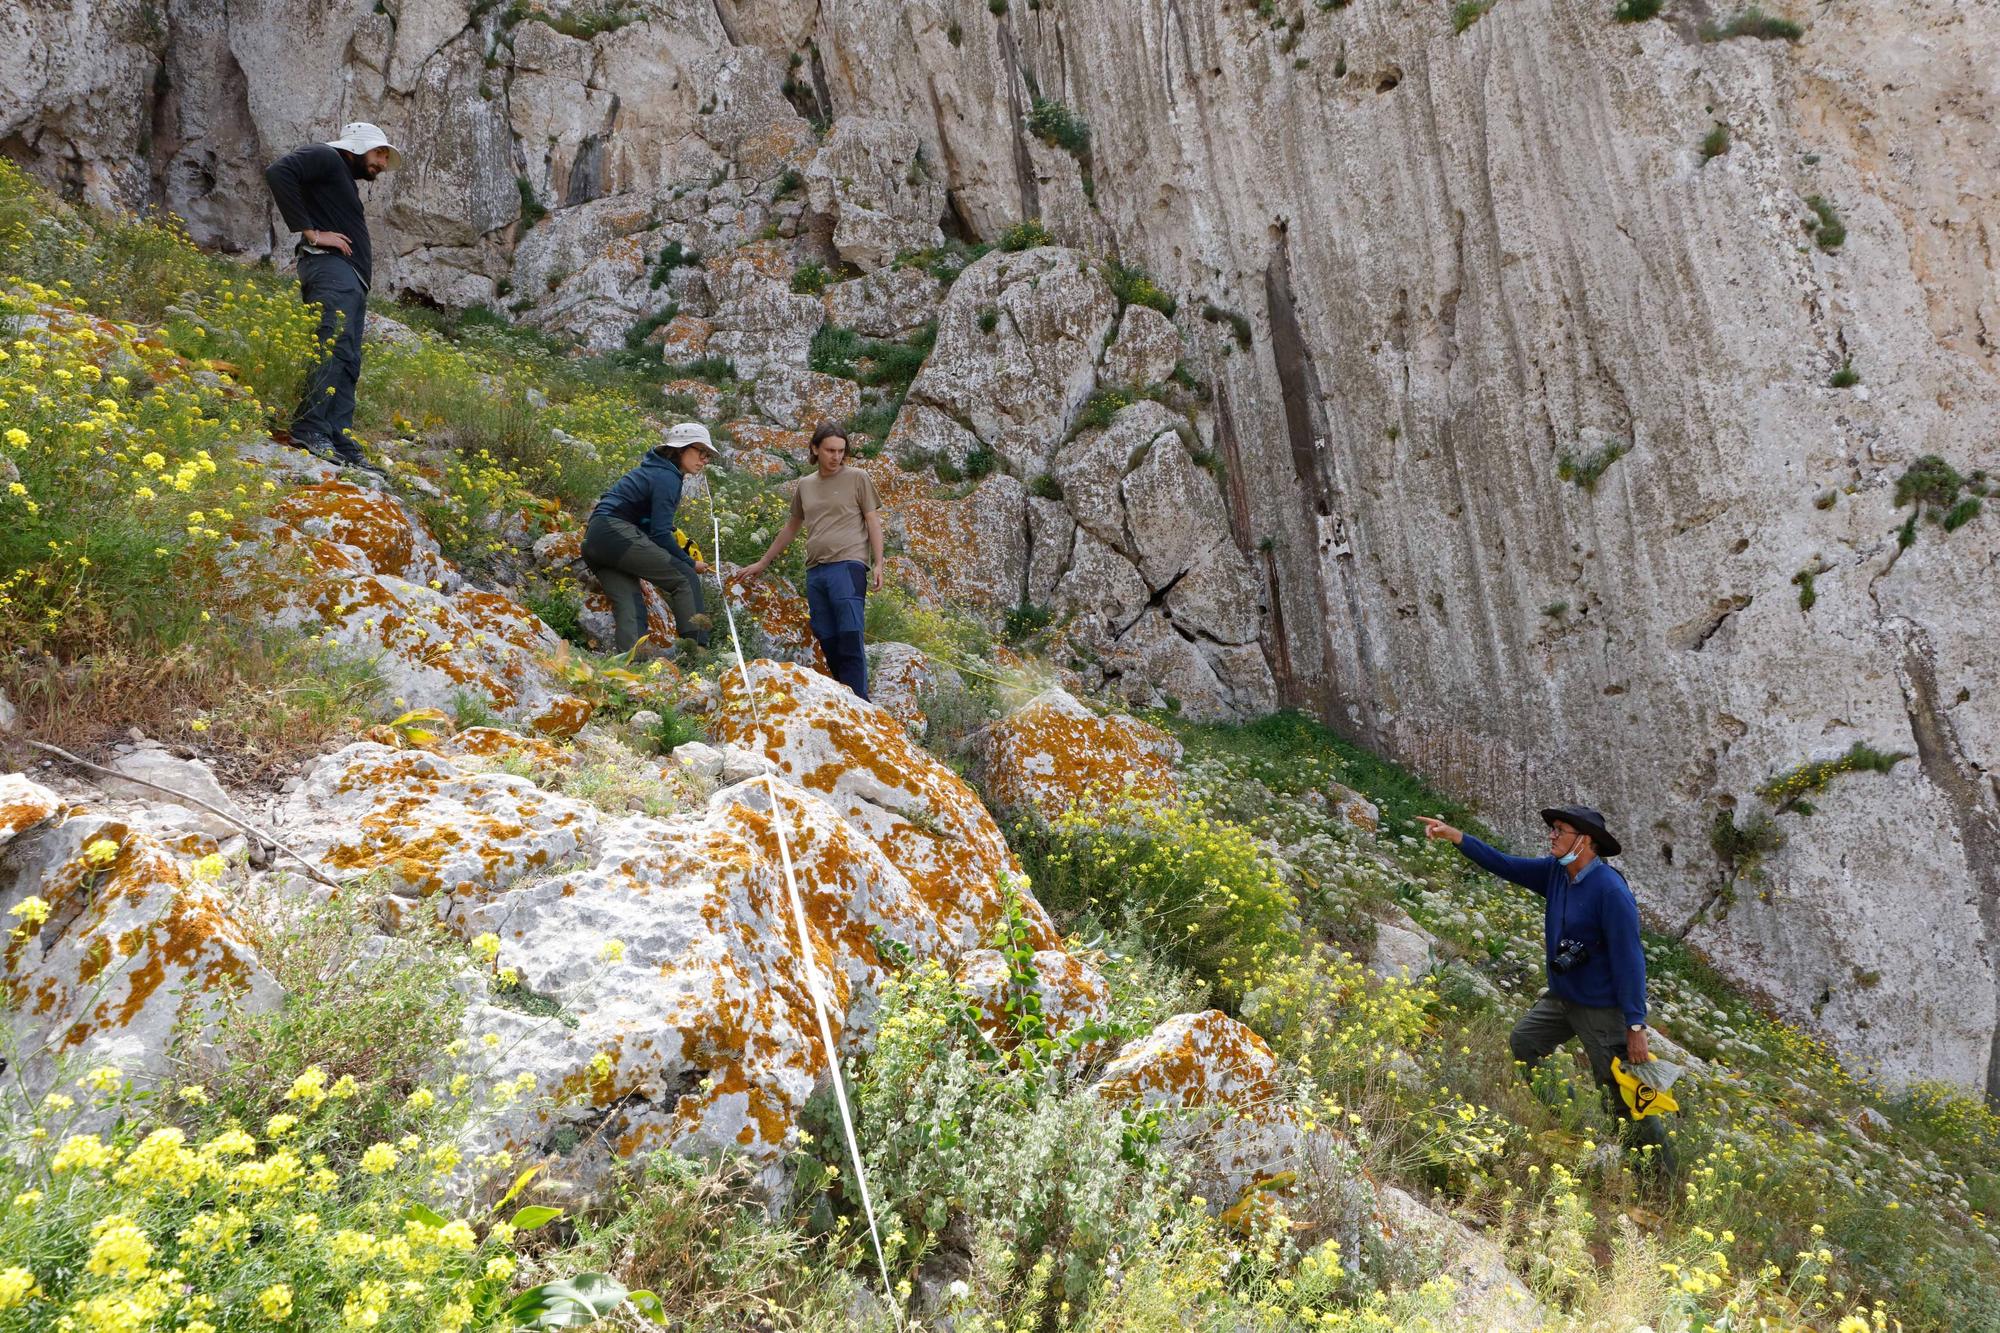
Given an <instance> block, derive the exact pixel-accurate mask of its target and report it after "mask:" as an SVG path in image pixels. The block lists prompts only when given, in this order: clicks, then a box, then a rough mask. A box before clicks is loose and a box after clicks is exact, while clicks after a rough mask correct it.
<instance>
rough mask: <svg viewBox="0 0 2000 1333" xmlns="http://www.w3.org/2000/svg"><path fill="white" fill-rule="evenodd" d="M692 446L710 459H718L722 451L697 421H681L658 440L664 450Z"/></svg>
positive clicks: (706, 429)
mask: <svg viewBox="0 0 2000 1333" xmlns="http://www.w3.org/2000/svg"><path fill="white" fill-rule="evenodd" d="M689 445H693V446H694V447H695V448H697V449H699V450H701V451H702V452H703V453H705V454H707V455H708V456H709V457H710V458H719V457H721V456H722V451H721V450H719V449H717V448H716V447H715V443H714V441H712V440H710V439H709V438H708V427H706V426H704V425H702V424H701V423H700V422H699V421H683V422H681V423H680V424H679V425H678V426H669V427H668V428H667V431H666V434H665V435H663V436H662V437H661V438H660V446H661V447H662V448H665V449H685V448H687V446H689Z"/></svg>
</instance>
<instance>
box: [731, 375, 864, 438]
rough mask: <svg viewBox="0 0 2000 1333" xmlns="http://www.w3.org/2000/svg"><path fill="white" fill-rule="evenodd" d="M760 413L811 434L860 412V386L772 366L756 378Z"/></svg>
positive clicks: (850, 381)
mask: <svg viewBox="0 0 2000 1333" xmlns="http://www.w3.org/2000/svg"><path fill="white" fill-rule="evenodd" d="M756 396H757V410H758V411H760V412H762V413H763V414H764V415H765V416H767V417H769V418H770V419H771V420H772V421H775V422H776V423H777V424H778V425H780V426H784V427H789V428H791V429H795V430H806V431H810V430H812V429H813V428H814V427H816V426H818V425H819V424H820V423H821V422H825V421H844V420H846V419H847V418H849V417H851V416H853V415H854V414H855V413H856V412H858V411H860V410H861V386H860V385H858V384H856V383H855V382H854V381H853V380H844V379H840V378H838V377H836V376H833V375H822V374H821V373H819V372H818V371H816V370H803V369H800V368H798V367H796V366H784V365H779V366H773V367H771V368H770V369H768V370H766V371H765V372H764V374H762V375H760V376H759V377H758V379H757V394H756Z"/></svg>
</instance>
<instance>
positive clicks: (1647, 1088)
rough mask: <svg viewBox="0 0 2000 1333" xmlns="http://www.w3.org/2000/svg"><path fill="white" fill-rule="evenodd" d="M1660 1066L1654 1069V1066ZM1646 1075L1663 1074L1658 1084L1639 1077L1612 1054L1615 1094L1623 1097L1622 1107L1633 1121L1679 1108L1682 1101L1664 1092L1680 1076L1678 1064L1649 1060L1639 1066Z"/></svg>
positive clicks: (1612, 1075)
mask: <svg viewBox="0 0 2000 1333" xmlns="http://www.w3.org/2000/svg"><path fill="white" fill-rule="evenodd" d="M1655 1065H1658V1066H1661V1068H1659V1069H1658V1070H1657V1071H1656V1070H1655V1069H1654V1066H1655ZM1639 1068H1640V1069H1641V1070H1642V1071H1644V1072H1645V1073H1646V1074H1647V1075H1649V1076H1656V1075H1657V1074H1665V1075H1666V1076H1667V1077H1665V1078H1662V1079H1660V1080H1659V1085H1658V1086H1656V1085H1655V1084H1654V1083H1652V1082H1649V1081H1648V1079H1645V1078H1640V1077H1639V1076H1638V1075H1636V1074H1634V1073H1633V1072H1632V1070H1631V1069H1630V1068H1629V1067H1627V1066H1626V1064H1625V1062H1624V1061H1623V1060H1620V1059H1619V1058H1618V1057H1617V1056H1615V1055H1614V1056H1612V1057H1611V1077H1612V1078H1613V1079H1615V1080H1617V1083H1618V1095H1619V1096H1620V1097H1623V1098H1624V1099H1625V1109H1626V1110H1628V1111H1630V1112H1631V1113H1632V1118H1633V1119H1634V1120H1644V1119H1645V1118H1646V1117H1647V1116H1649V1115H1664V1114H1666V1113H1667V1112H1668V1111H1678V1110H1680V1109H1681V1104H1680V1103H1679V1102H1677V1101H1675V1100H1674V1095H1673V1094H1672V1093H1671V1092H1668V1091H1667V1087H1668V1086H1670V1085H1671V1084H1672V1083H1673V1082H1674V1080H1675V1079H1677V1078H1679V1077H1680V1073H1681V1070H1680V1067H1679V1066H1678V1065H1670V1064H1668V1063H1667V1062H1666V1061H1665V1060H1648V1061H1647V1062H1646V1063H1645V1064H1643V1065H1641V1066H1639Z"/></svg>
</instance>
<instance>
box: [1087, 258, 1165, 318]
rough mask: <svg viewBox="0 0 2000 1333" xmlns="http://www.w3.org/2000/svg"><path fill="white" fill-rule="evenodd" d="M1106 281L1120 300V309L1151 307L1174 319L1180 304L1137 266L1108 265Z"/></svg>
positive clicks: (1112, 263)
mask: <svg viewBox="0 0 2000 1333" xmlns="http://www.w3.org/2000/svg"><path fill="white" fill-rule="evenodd" d="M1103 273H1104V281H1105V282H1106V283H1108V284H1109V285H1110V287H1111V294H1112V295H1113V296H1115V297H1117V298H1118V304H1119V307H1120V308H1121V309H1122V308H1124V307H1125V306H1128V305H1143V306H1150V307H1151V308H1153V309H1154V310H1157V311H1159V312H1160V313H1161V314H1163V315H1165V316H1166V317H1167V318H1168V319H1172V318H1173V317H1174V311H1175V310H1176V309H1178V308H1179V303H1178V302H1176V301H1175V300H1174V298H1173V297H1172V296H1170V295H1169V294H1168V293H1166V292H1164V291H1162V290H1160V287H1159V285H1158V284H1157V283H1155V282H1154V281H1153V278H1152V275H1151V274H1149V273H1147V272H1146V270H1145V269H1143V268H1140V267H1139V266H1138V265H1136V264H1131V265H1127V264H1120V263H1117V262H1116V261H1113V262H1110V263H1107V264H1105V265H1104V269H1103Z"/></svg>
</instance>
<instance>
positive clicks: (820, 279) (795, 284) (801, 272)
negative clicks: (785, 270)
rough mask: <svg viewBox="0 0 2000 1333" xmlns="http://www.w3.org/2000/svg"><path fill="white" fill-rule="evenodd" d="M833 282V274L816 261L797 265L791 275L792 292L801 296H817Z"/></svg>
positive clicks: (811, 260)
mask: <svg viewBox="0 0 2000 1333" xmlns="http://www.w3.org/2000/svg"><path fill="white" fill-rule="evenodd" d="M832 282H833V274H831V273H829V272H828V271H827V268H826V265H824V264H822V263H820V262H819V261H818V260H817V259H809V260H807V261H806V262H805V263H803V264H801V265H799V267H798V269H797V271H796V272H794V273H793V274H792V290H793V291H795V292H797V293H799V294H800V295H801V296H818V295H819V294H820V293H821V292H823V291H825V290H826V289H827V287H828V286H829V285H830V284H831V283H832Z"/></svg>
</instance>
